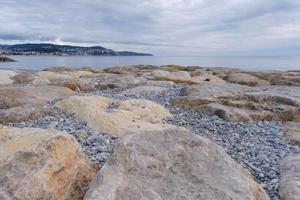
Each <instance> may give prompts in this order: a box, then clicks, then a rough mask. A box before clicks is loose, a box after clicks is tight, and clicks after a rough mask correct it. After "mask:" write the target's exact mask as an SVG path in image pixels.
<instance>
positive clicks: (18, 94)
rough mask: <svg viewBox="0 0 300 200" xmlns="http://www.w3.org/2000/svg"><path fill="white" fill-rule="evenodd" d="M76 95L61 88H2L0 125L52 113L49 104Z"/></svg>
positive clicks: (0, 94) (0, 89) (0, 91)
mask: <svg viewBox="0 0 300 200" xmlns="http://www.w3.org/2000/svg"><path fill="white" fill-rule="evenodd" d="M72 94H75V92H73V91H72V90H70V89H68V88H65V87H59V86H24V87H23V86H9V87H2V88H0V123H9V122H16V121H22V120H26V119H32V118H36V117H40V116H42V115H44V114H46V113H48V112H49V111H50V108H49V106H47V104H48V102H50V101H53V100H56V99H60V98H64V97H67V96H70V95H72Z"/></svg>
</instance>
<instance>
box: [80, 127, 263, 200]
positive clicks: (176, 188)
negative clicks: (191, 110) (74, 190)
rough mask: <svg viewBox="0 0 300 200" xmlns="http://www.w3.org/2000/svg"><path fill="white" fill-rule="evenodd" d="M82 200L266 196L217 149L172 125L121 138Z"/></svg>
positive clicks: (207, 199) (253, 198) (260, 199)
mask: <svg viewBox="0 0 300 200" xmlns="http://www.w3.org/2000/svg"><path fill="white" fill-rule="evenodd" d="M84 199H85V200H101V199H105V200H110V199H115V200H116V199H132V200H135V199H164V200H167V199H199V200H201V199H203V200H217V199H220V200H221V199H222V200H227V199H228V200H229V199H231V200H235V199H236V200H240V199H249V200H250V199H251V200H265V199H269V198H268V195H267V194H266V192H265V191H264V190H263V189H262V187H261V186H260V185H259V184H257V183H256V182H255V181H254V180H253V179H252V177H251V175H250V174H249V172H248V171H246V170H245V169H243V168H242V167H241V166H240V165H238V164H237V163H235V162H234V161H233V160H232V159H231V158H230V157H229V156H228V155H227V154H226V153H225V152H224V151H223V150H222V149H221V148H220V147H219V146H217V145H216V144H214V143H213V142H211V141H209V140H208V139H205V138H203V137H200V136H197V135H195V134H191V133H190V132H188V131H187V130H186V129H183V128H177V127H175V128H174V127H173V128H169V129H161V130H140V131H139V132H132V133H131V134H130V133H128V134H126V135H125V136H123V137H122V138H120V139H119V141H118V143H117V145H116V147H115V150H114V153H113V155H112V156H111V158H110V159H109V161H108V162H107V163H106V164H105V165H104V167H103V168H102V169H101V170H100V172H98V174H97V176H96V178H95V179H94V180H93V183H92V184H91V186H90V189H89V191H88V192H87V194H86V195H85V197H84Z"/></svg>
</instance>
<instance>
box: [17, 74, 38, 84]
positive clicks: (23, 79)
mask: <svg viewBox="0 0 300 200" xmlns="http://www.w3.org/2000/svg"><path fill="white" fill-rule="evenodd" d="M11 79H12V80H13V81H14V84H29V83H32V82H33V81H34V80H35V77H34V76H33V75H32V74H31V73H29V72H20V73H18V74H17V75H15V76H13V77H12V78H11Z"/></svg>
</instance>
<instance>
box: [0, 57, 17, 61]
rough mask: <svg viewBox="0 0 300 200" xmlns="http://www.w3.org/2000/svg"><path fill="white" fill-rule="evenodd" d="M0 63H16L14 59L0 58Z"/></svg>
mask: <svg viewBox="0 0 300 200" xmlns="http://www.w3.org/2000/svg"><path fill="white" fill-rule="evenodd" d="M0 62H16V61H15V60H14V59H11V58H8V57H3V56H0Z"/></svg>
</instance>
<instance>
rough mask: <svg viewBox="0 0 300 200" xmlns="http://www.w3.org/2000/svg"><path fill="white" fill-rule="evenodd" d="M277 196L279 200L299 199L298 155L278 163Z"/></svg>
mask: <svg viewBox="0 0 300 200" xmlns="http://www.w3.org/2000/svg"><path fill="white" fill-rule="evenodd" d="M279 195H280V199H281V200H299V199H300V153H298V154H292V155H289V156H287V157H285V158H284V159H282V161H281V162H280V180H279Z"/></svg>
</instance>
